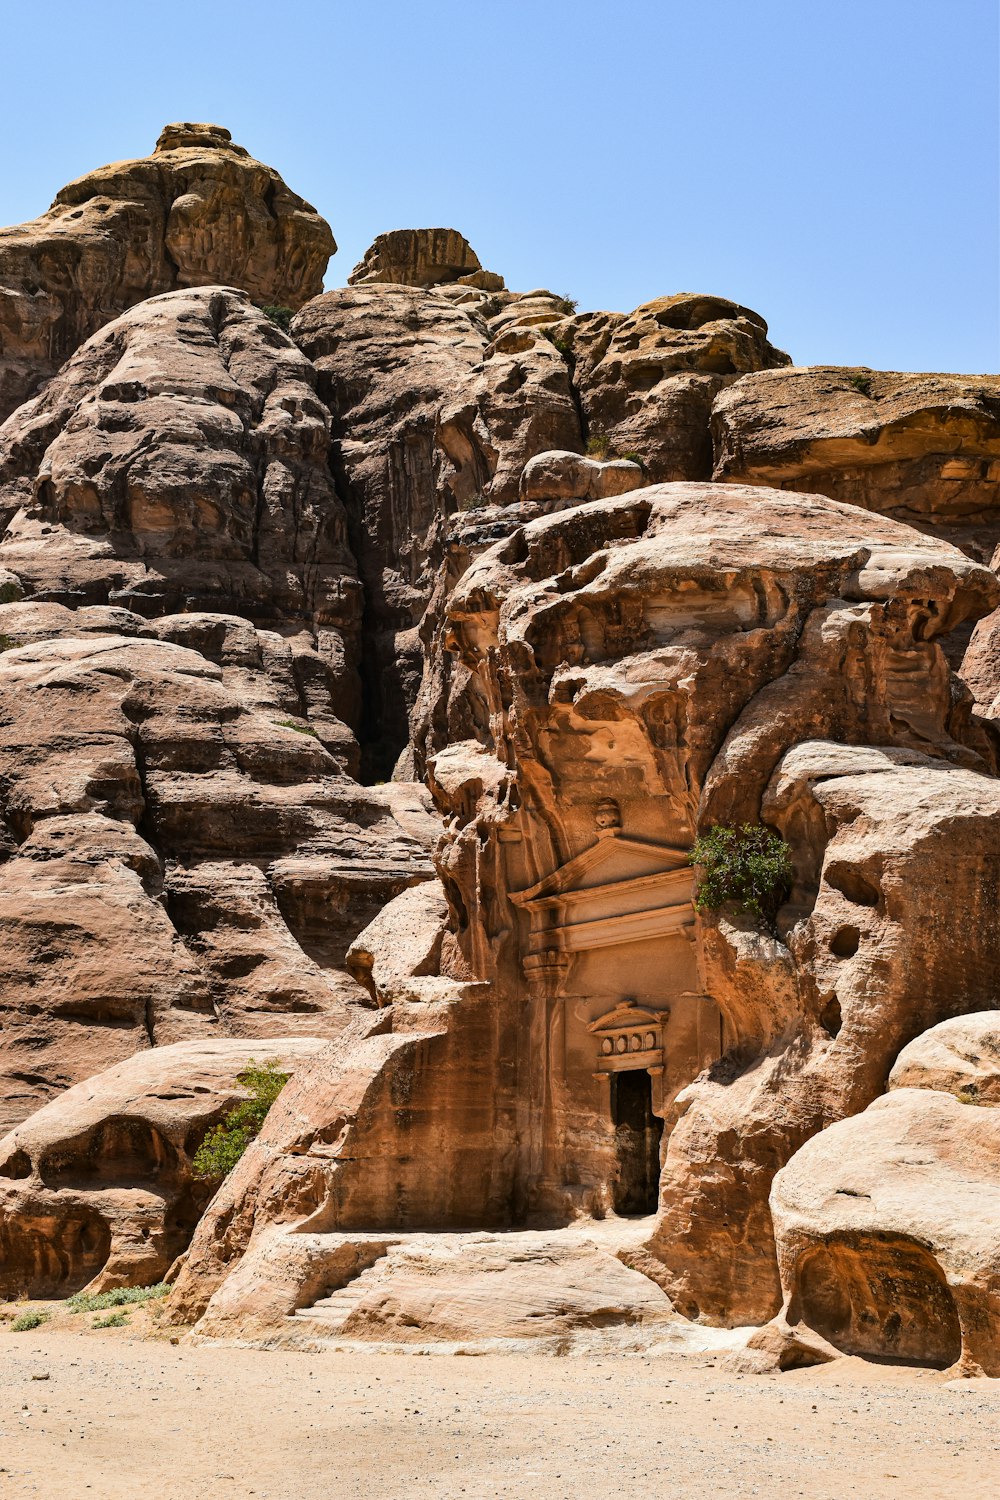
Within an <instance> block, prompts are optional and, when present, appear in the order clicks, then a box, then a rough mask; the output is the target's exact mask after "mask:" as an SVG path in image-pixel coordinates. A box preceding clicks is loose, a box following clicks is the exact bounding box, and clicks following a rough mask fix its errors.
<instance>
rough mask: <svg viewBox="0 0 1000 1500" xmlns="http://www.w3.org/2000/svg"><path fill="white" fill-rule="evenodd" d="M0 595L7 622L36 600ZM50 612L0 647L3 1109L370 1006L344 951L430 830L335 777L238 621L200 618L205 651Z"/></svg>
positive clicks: (12, 625)
mask: <svg viewBox="0 0 1000 1500" xmlns="http://www.w3.org/2000/svg"><path fill="white" fill-rule="evenodd" d="M3 608H4V610H5V611H6V615H7V619H6V621H5V623H6V624H7V627H8V629H15V630H16V628H17V621H16V619H11V615H12V614H14V613H16V612H17V611H19V610H26V609H28V606H26V605H17V604H14V605H6V606H3ZM64 613H65V615H66V616H68V619H67V620H65V621H62V622H56V624H55V625H54V626H50V629H49V636H48V638H47V639H44V640H42V641H40V642H38V643H37V644H33V645H26V646H21V647H15V648H13V649H10V650H7V651H5V652H4V653H2V654H0V725H2V728H0V765H2V768H3V769H2V773H0V774H2V778H3V787H4V799H3V808H4V817H5V829H6V838H7V847H6V851H5V852H6V856H7V858H6V863H4V864H3V865H0V933H2V935H3V941H2V945H0V951H2V954H3V957H2V959H0V971H2V975H3V983H2V995H3V999H2V1017H3V1047H2V1048H0V1077H2V1079H3V1086H2V1090H0V1093H2V1099H3V1113H2V1114H0V1120H2V1122H3V1124H4V1125H10V1124H13V1123H16V1122H17V1121H18V1120H20V1119H23V1118H24V1116H25V1114H27V1113H28V1112H29V1110H30V1109H31V1108H32V1107H33V1106H37V1105H38V1104H39V1103H41V1102H43V1101H44V1100H45V1099H47V1098H49V1097H51V1095H52V1094H53V1093H54V1092H55V1091H56V1090H58V1089H59V1088H65V1087H66V1086H67V1085H68V1084H72V1083H75V1082H77V1081H78V1080H80V1079H83V1078H86V1077H88V1076H89V1075H90V1074H92V1073H94V1072H97V1071H98V1070H100V1069H101V1068H103V1067H106V1066H108V1064H109V1063H111V1062H115V1061H118V1060H120V1059H123V1058H125V1057H127V1056H129V1055H130V1054H131V1053H133V1052H135V1051H137V1050H139V1049H143V1048H146V1047H150V1046H160V1045H163V1044H164V1043H169V1042H173V1041H178V1040H181V1039H183V1038H193V1037H196V1036H202V1037H204V1036H206V1035H209V1034H211V1033H212V1032H216V1031H218V1030H220V1029H221V1030H222V1031H223V1032H228V1033H230V1034H235V1035H241V1036H248V1037H261V1036H264V1037H266V1036H269V1035H275V1034H277V1035H289V1034H292V1033H297V1034H303V1033H304V1034H306V1035H317V1034H325V1035H334V1034H336V1032H337V1031H338V1030H339V1029H340V1028H341V1027H342V1026H343V1025H344V1024H345V1023H346V1020H347V1019H348V1017H349V1014H350V1007H351V1004H352V1003H361V1004H369V1003H370V1001H369V1000H368V998H367V996H366V995H365V992H364V991H363V990H362V989H361V988H360V987H359V986H358V984H357V983H356V981H354V980H353V979H352V978H351V977H350V976H349V974H348V973H347V972H346V969H345V967H344V963H345V954H346V949H347V947H348V945H349V944H350V942H351V940H352V939H353V937H354V936H355V935H356V934H357V933H358V932H359V931H360V929H361V928H362V927H363V926H364V925H365V923H366V921H368V920H369V919H370V918H371V917H372V916H373V915H374V914H375V912H377V911H378V909H379V908H380V907H381V906H382V905H384V903H385V902H386V901H387V900H388V899H389V898H390V897H391V896H393V895H395V894H396V893H397V892H398V891H399V890H400V889H402V888H403V887H405V886H406V885H408V884H409V883H411V882H412V881H414V880H420V879H423V878H426V877H427V876H428V875H429V873H430V868H429V858H428V848H427V846H428V844H429V843H430V842H431V840H432V839H433V836H434V833H435V831H436V829H435V825H434V820H433V819H432V818H430V817H429V816H428V814H427V813H425V812H424V811H423V809H422V808H421V807H420V804H419V802H418V801H416V799H415V798H414V797H413V796H412V794H411V793H408V792H407V789H406V788H404V787H394V788H377V787H372V788H364V787H360V786H358V785H357V784H356V783H355V782H353V781H352V780H350V778H348V777H345V776H344V775H343V774H342V772H341V770H340V768H339V766H338V764H337V761H336V760H335V759H334V757H333V756H332V755H331V754H330V752H329V751H328V750H326V749H325V748H324V747H323V745H322V744H321V742H320V740H319V739H318V738H317V737H316V735H315V733H311V732H308V724H307V721H306V720H305V718H304V716H302V715H301V709H300V706H299V705H298V703H294V706H293V707H292V708H291V709H290V708H289V704H288V699H287V697H284V696H283V695H282V684H281V680H280V678H279V679H278V681H277V683H274V682H271V681H269V678H268V675H267V672H266V669H265V667H264V665H263V663H262V660H261V641H260V639H259V638H258V637H257V635H256V633H255V632H254V631H253V628H252V627H251V626H250V625H249V624H248V623H247V622H245V621H243V622H232V621H230V622H226V621H225V620H223V619H219V618H218V617H216V619H215V620H214V621H213V622H212V623H213V624H214V626H215V628H216V636H217V639H218V640H219V644H220V645H221V646H222V650H221V651H220V653H219V655H220V660H219V662H218V663H217V662H216V661H213V660H211V659H210V658H209V656H208V655H203V654H202V653H201V652H199V651H198V650H196V649H193V647H192V646H187V645H177V644H174V642H173V641H171V640H170V639H169V635H168V637H167V638H166V639H164V638H160V639H157V638H155V637H154V638H152V639H151V638H149V633H150V626H149V624H148V623H147V622H146V621H143V620H141V619H139V618H138V617H135V616H132V617H131V618H129V617H128V616H127V614H126V611H124V610H121V611H117V612H111V611H108V613H109V614H110V613H116V614H117V615H118V617H119V618H121V617H125V619H126V621H127V623H128V624H129V625H130V626H131V629H132V631H133V632H134V636H133V638H131V639H129V638H127V637H125V636H123V635H119V634H113V633H111V630H112V629H113V628H114V626H113V623H109V624H105V626H104V633H96V632H95V633H94V634H89V635H84V634H82V633H81V634H77V633H76V626H75V619H74V616H75V614H76V613H84V614H86V613H98V611H96V610H95V611H92V612H90V611H80V612H72V611H68V610H67V611H65V612H64ZM199 623H201V625H202V629H203V631H204V636H205V637H207V638H208V640H203V642H202V644H203V645H205V646H206V649H207V650H209V651H211V645H209V644H208V641H209V640H210V629H209V624H208V622H205V621H204V617H198V616H181V617H179V620H178V619H174V620H171V619H164V620H160V621H157V622H156V626H157V627H158V628H159V629H160V630H162V631H164V632H165V633H167V632H170V631H171V628H172V627H175V628H176V629H177V631H178V633H183V632H184V631H195V630H196V629H197V626H198V625H199ZM59 624H61V626H62V628H61V630H60V629H58V625H59ZM227 624H228V625H229V627H230V628H229V629H228V631H227V630H226V628H225V627H226V625H227ZM143 632H146V634H145V635H144V634H143ZM227 634H228V636H229V642H228V645H229V650H228V651H227V650H226V649H225V644H226V643H225V636H226V635H227ZM188 639H191V636H189V637H188ZM254 667H256V668H257V670H256V672H254V671H253V668H254ZM248 679H250V681H251V683H252V687H251V688H250V690H249V691H248V689H247V681H248ZM290 713H291V714H292V715H293V716H294V717H289V714H290Z"/></svg>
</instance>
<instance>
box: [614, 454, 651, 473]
mask: <svg viewBox="0 0 1000 1500" xmlns="http://www.w3.org/2000/svg"><path fill="white" fill-rule="evenodd" d="M618 457H619V458H627V459H628V461H629V463H630V464H638V465H639V468H640V469H641V470H642V472H643V473H644V474H648V473H649V470H648V469H647V468H646V461H645V459H644V458H643V457H642V456H641V455H640V454H638V453H636V452H634V451H633V450H631V449H630V450H629V452H628V453H619V455H618Z"/></svg>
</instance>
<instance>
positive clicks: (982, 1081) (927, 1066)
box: [889, 1010, 1000, 1104]
mask: <svg viewBox="0 0 1000 1500" xmlns="http://www.w3.org/2000/svg"><path fill="white" fill-rule="evenodd" d="M889 1087H890V1088H891V1089H937V1090H938V1092H939V1093H942V1094H954V1095H955V1097H956V1098H957V1099H958V1100H960V1102H961V1103H963V1104H1000V1011H997V1010H983V1011H978V1012H976V1013H975V1014H973V1015H963V1016H956V1017H954V1018H953V1019H952V1020H949V1021H942V1022H941V1024H940V1025H939V1026H932V1027H931V1029H930V1031H925V1032H923V1033H922V1034H921V1035H920V1036H918V1037H917V1038H916V1039H915V1040H914V1041H912V1042H910V1044H909V1046H907V1047H904V1048H903V1050H902V1052H901V1053H900V1054H899V1056H898V1057H897V1058H896V1061H895V1063H894V1064H893V1067H892V1072H891V1073H890V1074H889Z"/></svg>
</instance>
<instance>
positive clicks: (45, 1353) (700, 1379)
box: [0, 1328, 1000, 1500]
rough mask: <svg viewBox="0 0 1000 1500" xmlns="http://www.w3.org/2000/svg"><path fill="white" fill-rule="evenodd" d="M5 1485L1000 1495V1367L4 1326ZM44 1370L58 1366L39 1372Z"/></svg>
mask: <svg viewBox="0 0 1000 1500" xmlns="http://www.w3.org/2000/svg"><path fill="white" fill-rule="evenodd" d="M0 1377H2V1379H0V1469H2V1472H0V1496H2V1497H3V1500H7V1497H15V1496H17V1497H20V1496H28V1495H31V1496H40V1497H43V1500H87V1497H88V1496H91V1495H92V1496H93V1497H94V1500H98V1497H99V1500H125V1497H128V1500H137V1497H139V1500H145V1497H147V1496H148V1497H151V1500H201V1497H212V1500H216V1497H240V1500H242V1497H244V1496H248V1495H252V1496H256V1497H269V1500H321V1497H322V1500H331V1497H336V1500H369V1497H371V1500H376V1497H377V1500H410V1497H414V1496H421V1497H423V1496H435V1497H439V1500H460V1497H462V1496H465V1497H468V1500H489V1497H494V1496H496V1497H519V1500H520V1497H524V1500H527V1497H531V1500H569V1497H574V1500H591V1497H594V1500H605V1497H608V1500H618V1497H619V1496H621V1497H630V1500H646V1497H652V1496H657V1497H664V1500H668V1497H669V1500H688V1497H691V1500H695V1497H697V1500H715V1497H716V1496H723V1497H726V1496H730V1495H739V1496H742V1495H760V1496H766V1497H768V1500H772V1497H781V1500H797V1497H804V1500H844V1497H853V1496H856V1497H863V1500H871V1497H874V1496H878V1497H880V1500H882V1497H884V1500H897V1497H898V1500H903V1497H906V1500H913V1497H921V1500H925V1497H926V1500H945V1497H948V1500H954V1497H955V1496H961V1497H962V1500H987V1497H989V1500H995V1497H996V1495H997V1494H998V1492H1000V1456H998V1453H997V1447H998V1440H1000V1381H984V1380H979V1381H963V1382H946V1381H945V1380H944V1379H943V1378H942V1377H941V1376H939V1375H934V1374H931V1373H929V1372H928V1373H924V1372H916V1373H915V1372H912V1371H900V1370H889V1369H881V1368H877V1367H874V1368H873V1367H871V1366H866V1365H863V1364H861V1363H860V1362H859V1361H855V1360H845V1361H842V1362H839V1363H837V1364H836V1365H833V1366H827V1367H826V1368H824V1369H820V1370H807V1371H797V1372H790V1373H788V1374H785V1375H779V1376H773V1377H770V1376H764V1377H761V1376H750V1375H745V1376H738V1375H734V1374H731V1373H729V1372H727V1371H725V1370H724V1369H722V1368H721V1367H719V1366H718V1365H716V1364H713V1362H712V1357H711V1356H700V1357H697V1358H691V1357H688V1358H678V1359H673V1358H663V1357H658V1358H647V1357H644V1356H619V1357H617V1358H591V1357H586V1358H567V1359H546V1358H540V1357H537V1356H536V1357H531V1356H519V1355H510V1356H495V1355H490V1356H483V1357H479V1358H460V1357H454V1356H452V1357H448V1356H431V1357H428V1356H421V1355H414V1354H381V1355H379V1354H368V1353H364V1354H360V1355H358V1354H338V1353H333V1352H324V1353H322V1354H289V1353H281V1352H265V1351H258V1350H248V1349H246V1350H245V1349H236V1348H220V1347H190V1346H184V1345H180V1346H172V1345H170V1344H169V1343H165V1342H162V1341H153V1340H145V1341H144V1340H140V1339H136V1338H134V1337H130V1336H129V1335H128V1334H127V1333H125V1334H122V1333H116V1332H113V1331H107V1332H96V1331H82V1332H79V1333H75V1332H74V1333H66V1332H59V1331H55V1330H47V1329H45V1328H42V1329H38V1330H35V1331H34V1332H31V1333H20V1334H14V1333H10V1332H9V1331H6V1330H5V1331H4V1332H3V1333H2V1334H0ZM38 1377H47V1378H38Z"/></svg>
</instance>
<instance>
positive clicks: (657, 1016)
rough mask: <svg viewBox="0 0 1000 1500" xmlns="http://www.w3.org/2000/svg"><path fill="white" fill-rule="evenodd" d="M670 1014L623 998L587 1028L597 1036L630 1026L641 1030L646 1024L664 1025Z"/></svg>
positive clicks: (650, 1025)
mask: <svg viewBox="0 0 1000 1500" xmlns="http://www.w3.org/2000/svg"><path fill="white" fill-rule="evenodd" d="M669 1014H670V1012H669V1011H668V1010H660V1011H653V1010H646V1009H645V1008H644V1007H643V1006H641V1005H636V1003H635V1001H634V1000H623V1001H622V1003H621V1004H620V1005H616V1006H615V1008H614V1010H609V1011H608V1013H607V1015H605V1016H598V1018H597V1020H596V1021H591V1023H590V1025H589V1026H588V1027H587V1030H588V1031H590V1032H593V1033H594V1035H595V1036H604V1035H605V1034H606V1033H608V1034H611V1033H614V1032H616V1031H623V1030H625V1029H627V1028H628V1027H629V1026H634V1027H636V1028H637V1029H639V1030H641V1029H642V1027H644V1026H646V1027H655V1026H662V1025H663V1024H664V1022H665V1021H666V1020H667V1017H668V1016H669Z"/></svg>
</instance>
